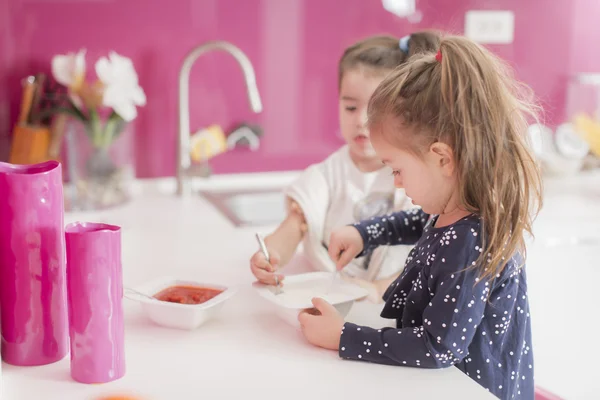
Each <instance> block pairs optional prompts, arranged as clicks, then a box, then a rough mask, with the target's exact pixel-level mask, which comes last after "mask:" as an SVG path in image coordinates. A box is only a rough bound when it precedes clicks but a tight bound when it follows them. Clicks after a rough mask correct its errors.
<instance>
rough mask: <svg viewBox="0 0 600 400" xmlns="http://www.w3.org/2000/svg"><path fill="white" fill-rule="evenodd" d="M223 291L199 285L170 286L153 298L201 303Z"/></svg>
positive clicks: (182, 302)
mask: <svg viewBox="0 0 600 400" xmlns="http://www.w3.org/2000/svg"><path fill="white" fill-rule="evenodd" d="M221 293H223V291H222V290H219V289H211V288H204V287H200V286H171V287H168V288H166V289H164V290H162V291H160V292H158V293H157V294H155V295H154V298H155V299H158V300H161V301H167V302H169V303H179V304H202V303H205V302H207V301H208V300H210V299H212V298H213V297H215V296H218V295H219V294H221Z"/></svg>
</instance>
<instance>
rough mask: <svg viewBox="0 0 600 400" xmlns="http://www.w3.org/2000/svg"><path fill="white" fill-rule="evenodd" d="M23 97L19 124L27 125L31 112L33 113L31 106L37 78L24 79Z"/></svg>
mask: <svg viewBox="0 0 600 400" xmlns="http://www.w3.org/2000/svg"><path fill="white" fill-rule="evenodd" d="M22 84H23V96H22V98H21V110H20V111H19V119H18V123H19V124H26V123H27V122H28V120H29V112H30V111H31V105H32V103H33V96H34V93H35V77H34V76H28V77H27V78H25V79H23V81H22Z"/></svg>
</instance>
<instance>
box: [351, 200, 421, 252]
mask: <svg viewBox="0 0 600 400" xmlns="http://www.w3.org/2000/svg"><path fill="white" fill-rule="evenodd" d="M428 220H429V215H428V214H426V213H425V212H424V211H423V210H421V209H420V208H414V209H412V210H408V211H398V212H395V213H393V214H389V215H385V216H382V217H376V218H371V219H369V220H365V221H361V222H359V223H356V224H354V225H353V226H354V227H355V228H356V229H358V231H359V232H360V235H361V236H362V239H363V243H364V249H367V248H369V247H377V246H393V245H399V244H407V245H411V244H415V243H416V242H417V240H419V239H420V238H421V236H422V234H423V230H424V229H425V225H426V224H427V221H428ZM359 256H360V255H359Z"/></svg>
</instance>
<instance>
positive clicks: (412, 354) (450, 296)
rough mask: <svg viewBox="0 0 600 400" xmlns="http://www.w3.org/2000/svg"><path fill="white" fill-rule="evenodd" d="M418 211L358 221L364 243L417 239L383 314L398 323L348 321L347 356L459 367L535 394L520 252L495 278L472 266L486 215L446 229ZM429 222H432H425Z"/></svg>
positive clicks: (512, 391) (483, 381) (499, 388)
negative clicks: (485, 276)
mask: <svg viewBox="0 0 600 400" xmlns="http://www.w3.org/2000/svg"><path fill="white" fill-rule="evenodd" d="M436 219H437V217H433V218H429V215H427V214H425V213H424V212H423V211H421V210H412V211H408V212H399V213H396V214H392V215H389V216H385V217H380V218H375V219H372V220H368V221H364V222H361V223H358V224H356V225H354V226H355V227H356V228H357V229H358V231H359V232H360V234H361V236H362V237H363V240H364V243H365V249H368V248H371V247H376V246H381V245H393V244H415V247H414V248H413V250H412V252H411V253H410V255H409V257H408V259H407V261H406V267H405V269H404V271H403V272H402V274H401V275H400V277H398V279H397V280H396V281H395V282H394V283H393V284H392V285H391V286H390V287H389V288H388V289H387V291H386V293H385V294H384V300H385V301H386V303H385V306H384V308H383V311H382V313H381V316H382V317H384V318H390V319H396V320H397V327H396V328H395V329H394V328H385V329H379V330H377V329H372V328H368V327H363V326H357V325H354V324H351V323H346V324H345V325H344V328H343V331H342V336H341V342H340V347H339V354H340V356H341V357H342V358H346V359H352V360H361V361H370V362H375V363H380V364H390V365H406V366H411V367H421V368H444V367H449V366H452V365H454V366H456V367H457V368H458V369H460V370H461V371H463V372H464V373H465V374H467V375H468V376H469V377H470V378H471V379H473V380H474V381H475V382H477V383H478V384H480V385H481V386H483V387H484V388H486V389H487V390H489V391H490V392H492V393H493V394H494V395H496V396H497V397H498V398H501V399H509V400H511V399H525V400H533V398H534V382H533V353H532V349H531V323H530V318H529V303H528V299H527V281H526V276H525V268H524V267H523V266H522V265H521V264H522V262H521V258H520V257H519V256H518V255H515V256H514V257H513V258H511V259H510V260H507V263H506V267H505V268H504V270H503V271H502V273H500V274H498V275H497V276H496V277H495V278H494V279H493V280H491V281H490V282H486V281H483V280H480V279H479V277H478V275H479V273H478V270H477V269H476V268H468V267H471V266H473V265H474V264H475V261H476V260H477V259H478V258H479V256H480V254H481V253H482V251H483V250H482V249H481V233H482V229H481V221H480V219H479V218H478V217H476V216H473V215H471V216H468V217H466V218H463V219H461V220H460V221H458V222H456V223H454V224H452V225H450V226H447V227H442V228H436V227H434V224H435V221H436ZM428 220H429V222H428Z"/></svg>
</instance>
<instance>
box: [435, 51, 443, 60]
mask: <svg viewBox="0 0 600 400" xmlns="http://www.w3.org/2000/svg"><path fill="white" fill-rule="evenodd" d="M435 59H436V61H437V62H439V63H441V62H442V49H439V50H438V51H437V53H435Z"/></svg>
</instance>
